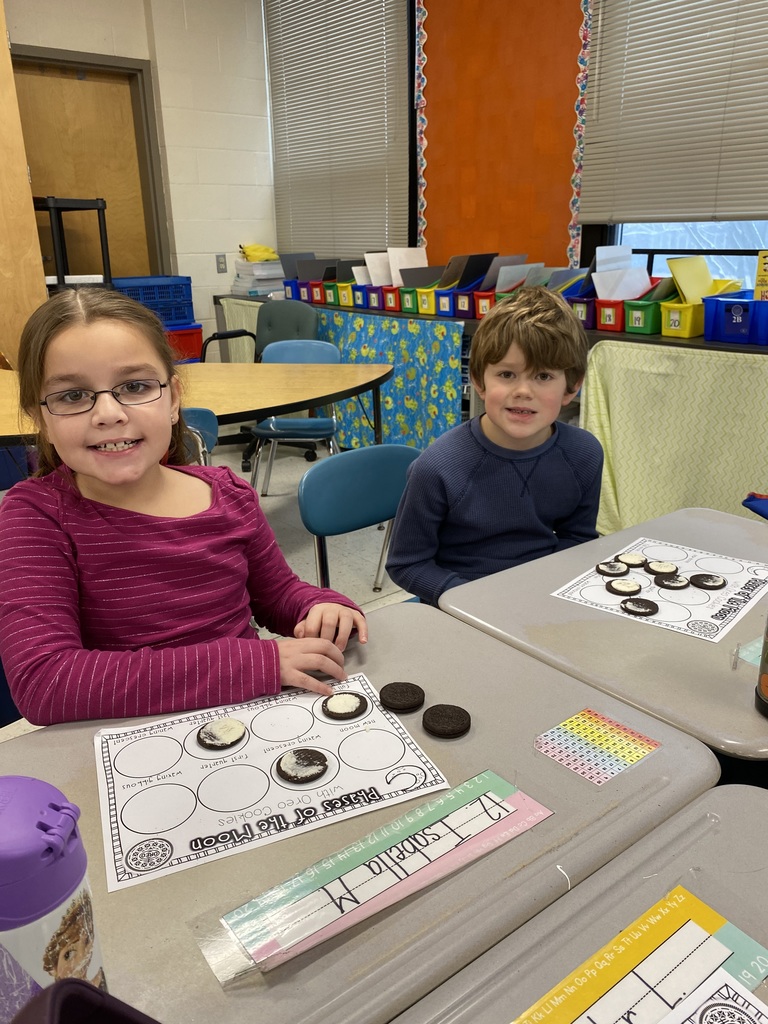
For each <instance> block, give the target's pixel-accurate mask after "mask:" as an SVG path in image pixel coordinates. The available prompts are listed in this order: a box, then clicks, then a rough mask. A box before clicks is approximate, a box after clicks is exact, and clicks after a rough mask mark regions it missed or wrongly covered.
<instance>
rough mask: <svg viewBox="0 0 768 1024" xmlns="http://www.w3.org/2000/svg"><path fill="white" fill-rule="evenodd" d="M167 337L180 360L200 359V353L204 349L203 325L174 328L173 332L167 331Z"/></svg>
mask: <svg viewBox="0 0 768 1024" xmlns="http://www.w3.org/2000/svg"><path fill="white" fill-rule="evenodd" d="M165 336H166V338H167V339H168V341H169V342H170V343H171V347H172V348H173V351H174V352H175V353H176V354H177V356H178V357H179V359H199V358H200V351H201V349H202V347H203V327H202V324H187V325H186V327H174V329H173V330H172V331H166V332H165Z"/></svg>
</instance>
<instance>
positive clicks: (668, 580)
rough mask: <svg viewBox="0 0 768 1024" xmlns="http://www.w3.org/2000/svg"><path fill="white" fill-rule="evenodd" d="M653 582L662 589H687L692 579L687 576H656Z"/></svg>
mask: <svg viewBox="0 0 768 1024" xmlns="http://www.w3.org/2000/svg"><path fill="white" fill-rule="evenodd" d="M653 582H654V583H655V584H656V586H657V587H659V589H660V590H685V588H686V587H690V585H691V581H690V580H689V579H688V577H687V576H678V575H677V574H675V575H674V576H655V577H654V580H653Z"/></svg>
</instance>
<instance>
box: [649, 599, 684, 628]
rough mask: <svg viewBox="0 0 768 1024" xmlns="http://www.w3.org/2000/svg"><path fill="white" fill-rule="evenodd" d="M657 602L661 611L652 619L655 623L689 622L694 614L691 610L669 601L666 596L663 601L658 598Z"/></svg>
mask: <svg viewBox="0 0 768 1024" xmlns="http://www.w3.org/2000/svg"><path fill="white" fill-rule="evenodd" d="M655 600H656V602H657V604H658V606H659V610H658V611H657V612H656V614H655V615H654V616H653V617H652V619H653V621H654V622H687V621H688V619H690V617H691V615H692V614H693V613H692V612H691V609H690V608H686V607H685V605H682V604H673V603H672V602H671V601H667V599H666V595H665V596H664V598H663V599H661V598H660V597H659V596H657V597H656V598H655Z"/></svg>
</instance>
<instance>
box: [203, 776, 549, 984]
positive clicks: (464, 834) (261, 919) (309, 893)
mask: <svg viewBox="0 0 768 1024" xmlns="http://www.w3.org/2000/svg"><path fill="white" fill-rule="evenodd" d="M552 813H553V812H552V811H550V810H549V809H548V808H546V807H544V806H543V804H540V803H539V802H538V801H537V800H534V799H532V798H531V797H529V796H527V795H526V794H525V793H523V792H522V791H521V790H519V789H517V787H516V786H513V785H511V784H510V783H509V782H506V781H505V780H504V779H502V778H501V777H500V776H498V775H496V774H495V773H494V772H491V771H486V772H482V773H481V774H480V775H477V776H475V777H474V778H472V779H469V780H468V781H467V782H465V783H463V785H461V786H458V787H457V788H456V789H452V790H451V791H450V792H449V793H443V794H441V795H440V796H438V797H436V798H435V799H434V800H431V801H430V802H429V803H428V804H426V805H423V806H420V807H417V808H415V809H414V810H412V811H407V812H406V813H405V814H404V815H403V817H401V818H399V819H397V820H396V821H392V822H389V824H387V825H384V826H383V827H382V828H379V829H377V830H376V831H375V832H372V833H370V834H369V835H367V836H365V837H363V838H362V839H361V840H360V841H359V842H357V843H355V844H354V845H353V846H350V847H347V848H346V849H344V850H340V851H338V852H337V853H335V854H332V855H331V856H330V857H326V858H325V859H324V860H322V861H318V862H317V863H316V864H313V865H312V866H311V867H309V868H307V869H306V871H303V872H302V873H301V874H299V875H294V876H293V878H290V879H288V881H286V882H283V883H282V884H281V885H278V886H275V888H273V889H270V890H268V891H267V892H265V893H262V894H261V896H258V897H256V898H255V899H253V900H251V901H249V902H248V903H245V904H243V906H241V907H238V908H237V909H235V910H233V911H231V912H230V913H228V914H226V915H225V916H224V917H223V918H222V923H223V924H224V925H225V927H226V928H227V929H229V932H230V933H231V935H232V937H233V938H234V939H235V940H236V942H238V943H239V944H240V946H242V948H243V949H244V950H245V952H246V953H247V954H248V956H249V957H250V958H251V959H252V960H253V962H254V963H255V964H256V965H258V967H259V969H260V970H262V971H268V970H270V969H271V968H273V967H276V966H277V965H278V964H281V963H284V962H285V961H286V960H289V959H290V958H291V957H294V956H297V955H298V954H299V953H303V952H305V951H306V950H308V949H312V948H313V947H314V946H316V945H318V944H319V943H320V942H323V941H325V940H326V939H329V938H331V937H333V936H335V935H338V934H339V933H340V932H342V931H343V930H344V929H345V928H351V927H352V925H354V924H357V923H358V922H360V921H362V920H364V919H365V918H367V917H370V916H371V915H372V914H375V913H378V912H379V911H380V910H383V909H385V908H386V907H389V906H391V905H392V904H393V903H395V902H397V901H398V900H402V899H405V897H406V896H410V895H411V894H412V893H414V892H418V891H419V890H420V889H423V888H425V887H426V886H428V885H431V884H432V883H433V882H436V881H437V880H438V879H440V878H445V877H446V876H447V875H449V874H451V873H452V872H454V871H458V869H459V868H460V867H463V866H464V865H465V864H468V863H469V862H470V861H473V860H476V859H477V858H478V857H482V856H483V855H484V854H486V853H489V852H490V851H491V850H493V849H495V848H496V847H497V846H500V845H501V844H502V843H506V842H509V840H511V839H514V838H515V836H517V835H522V833H523V832H526V831H528V829H531V828H533V827H534V826H535V825H538V824H539V822H541V821H544V820H545V819H546V818H548V817H550V815H551V814H552ZM204 952H205V950H204ZM209 963H211V967H212V968H213V969H214V971H215V973H216V974H217V977H219V980H220V981H222V983H224V982H225V981H228V980H232V979H231V977H229V976H227V975H226V974H225V973H223V972H222V970H221V968H220V967H219V966H218V964H217V963H216V962H215V961H214V960H213V959H209Z"/></svg>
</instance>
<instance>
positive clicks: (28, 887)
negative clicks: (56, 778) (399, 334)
mask: <svg viewBox="0 0 768 1024" xmlns="http://www.w3.org/2000/svg"><path fill="white" fill-rule="evenodd" d="M79 817H80V809H79V808H78V807H76V806H75V805H74V804H71V803H69V802H68V800H67V798H66V797H65V796H64V794H63V793H61V792H60V791H59V790H58V789H56V787H55V786H52V785H50V783H48V782H43V781H41V780H40V779H32V778H28V777H27V776H23V775H4V776H0V1024H8V1022H9V1021H11V1020H12V1018H13V1017H14V1016H15V1015H16V1014H17V1013H18V1012H19V1010H21V1009H22V1007H23V1006H24V1005H25V1004H26V1003H27V1002H29V1000H30V999H32V997H33V996H35V995H37V994H38V993H39V992H41V991H42V990H43V988H45V987H46V986H47V985H51V984H53V982H54V981H57V980H58V979H59V978H81V979H83V980H85V981H89V982H90V983H91V984H93V985H95V986H97V987H98V988H101V989H104V990H106V987H107V986H106V982H105V979H104V970H103V967H102V957H101V950H100V948H99V943H98V939H97V935H96V930H95V927H94V921H93V907H92V903H91V892H90V888H89V886H88V880H87V877H86V866H87V858H86V854H85V848H84V847H83V843H82V840H81V838H80V831H79V829H78V827H77V821H78V818H79Z"/></svg>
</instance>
